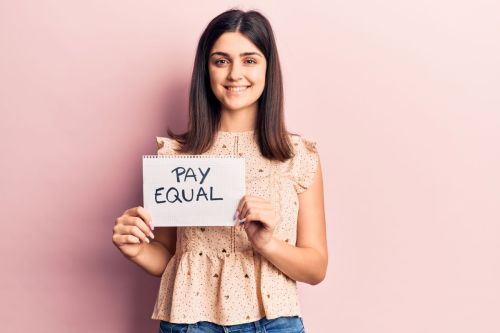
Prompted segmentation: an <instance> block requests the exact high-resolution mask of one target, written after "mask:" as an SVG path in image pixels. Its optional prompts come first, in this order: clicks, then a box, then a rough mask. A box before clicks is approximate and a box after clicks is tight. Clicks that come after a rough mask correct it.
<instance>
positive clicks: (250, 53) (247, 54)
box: [210, 51, 262, 58]
mask: <svg viewBox="0 0 500 333" xmlns="http://www.w3.org/2000/svg"><path fill="white" fill-rule="evenodd" d="M214 55H221V56H224V57H227V58H231V56H230V55H229V54H227V53H226V52H220V51H219V52H214V53H212V54H211V55H210V56H214ZM249 55H258V56H259V57H262V55H261V54H260V53H257V52H243V53H240V57H244V56H249Z"/></svg>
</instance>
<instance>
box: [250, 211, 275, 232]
mask: <svg viewBox="0 0 500 333" xmlns="http://www.w3.org/2000/svg"><path fill="white" fill-rule="evenodd" d="M251 221H256V222H260V223H261V224H262V226H263V227H264V228H265V229H266V230H273V229H274V224H273V223H272V221H271V219H270V216H269V214H267V213H265V212H261V211H259V212H255V213H250V214H248V215H247V216H246V218H245V222H244V223H245V229H247V228H248V226H249V225H250V222H251Z"/></svg>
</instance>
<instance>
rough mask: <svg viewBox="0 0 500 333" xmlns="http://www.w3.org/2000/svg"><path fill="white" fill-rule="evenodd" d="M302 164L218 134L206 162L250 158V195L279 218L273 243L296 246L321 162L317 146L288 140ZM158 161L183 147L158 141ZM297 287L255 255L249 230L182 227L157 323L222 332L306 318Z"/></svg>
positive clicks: (249, 136)
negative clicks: (221, 328) (304, 203)
mask: <svg viewBox="0 0 500 333" xmlns="http://www.w3.org/2000/svg"><path fill="white" fill-rule="evenodd" d="M289 137H290V139H291V141H292V143H293V147H294V152H295V156H294V157H293V158H291V159H289V160H287V161H285V162H279V161H270V160H268V159H267V158H265V157H263V156H262V155H261V153H260V151H259V147H258V145H257V142H256V140H255V139H254V131H253V130H251V131H243V132H224V131H219V132H217V134H216V139H215V143H214V145H213V146H212V147H211V148H210V149H209V150H208V151H206V152H205V153H203V154H202V155H236V156H242V157H244V158H245V172H246V175H245V183H246V194H248V195H252V196H258V197H261V198H263V199H266V200H268V201H270V202H271V204H272V205H273V206H274V207H275V210H276V211H275V213H276V214H278V215H277V216H278V217H279V219H278V221H279V222H278V225H277V226H276V229H275V231H274V237H276V238H278V239H281V240H283V241H285V242H287V243H290V244H293V245H295V244H296V234H297V214H298V209H299V205H298V203H299V201H298V196H297V194H298V193H301V192H303V191H305V190H306V189H307V188H308V187H309V186H310V185H311V183H312V181H313V177H314V174H315V172H316V169H317V164H318V161H319V155H318V151H317V148H316V142H315V141H311V140H308V139H306V138H304V137H302V136H299V135H293V134H289ZM156 140H157V144H158V155H175V154H178V153H177V152H175V151H174V150H173V148H174V147H177V146H178V144H179V143H178V142H177V141H175V140H174V139H171V138H167V137H156ZM299 304H300V303H299V299H298V293H297V285H296V281H295V280H293V279H291V278H289V277H288V276H287V275H285V274H284V273H282V272H281V271H280V270H279V269H277V268H276V267H275V266H274V265H273V264H272V263H270V262H269V261H268V260H267V259H266V258H265V257H263V256H261V255H260V254H259V253H258V252H256V251H254V250H253V248H252V245H251V243H250V241H249V240H248V237H247V235H246V232H245V230H244V229H241V230H240V228H236V227H226V226H207V227H199V226H190V227H177V243H176V251H175V254H174V255H173V257H172V258H171V260H170V261H169V262H168V264H167V267H166V268H165V271H164V272H163V274H162V277H161V282H160V288H159V291H158V295H157V299H156V304H155V306H154V311H153V314H152V317H151V318H152V319H155V320H165V321H169V322H172V323H190V324H191V323H196V322H198V321H210V322H213V323H216V324H219V325H235V324H242V323H247V322H252V321H256V320H259V319H261V318H262V317H264V316H266V317H267V318H268V319H274V318H277V317H280V316H295V315H298V316H301V308H300V305H299Z"/></svg>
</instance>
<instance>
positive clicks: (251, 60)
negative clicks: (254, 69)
mask: <svg viewBox="0 0 500 333" xmlns="http://www.w3.org/2000/svg"><path fill="white" fill-rule="evenodd" d="M248 61H253V63H254V64H256V63H257V62H256V61H255V60H253V59H248Z"/></svg>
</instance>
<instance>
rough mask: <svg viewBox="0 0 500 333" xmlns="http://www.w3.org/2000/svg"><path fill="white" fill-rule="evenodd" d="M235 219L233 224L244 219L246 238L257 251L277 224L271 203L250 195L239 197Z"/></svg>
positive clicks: (266, 242)
mask: <svg viewBox="0 0 500 333" xmlns="http://www.w3.org/2000/svg"><path fill="white" fill-rule="evenodd" d="M236 220H237V221H236V223H235V225H239V224H240V220H243V221H244V223H243V224H242V225H243V227H244V228H245V231H246V233H247V236H248V239H249V240H250V242H251V243H252V245H253V246H254V247H255V248H256V249H257V250H258V251H260V250H262V249H263V248H265V247H266V245H268V244H269V242H270V241H271V239H272V238H273V233H274V230H275V228H276V225H277V224H278V219H277V217H276V214H275V213H274V207H273V206H272V205H271V203H270V202H269V201H267V200H264V199H262V198H259V197H255V196H251V195H244V196H243V197H242V198H241V199H240V202H239V204H238V208H237V210H236Z"/></svg>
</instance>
